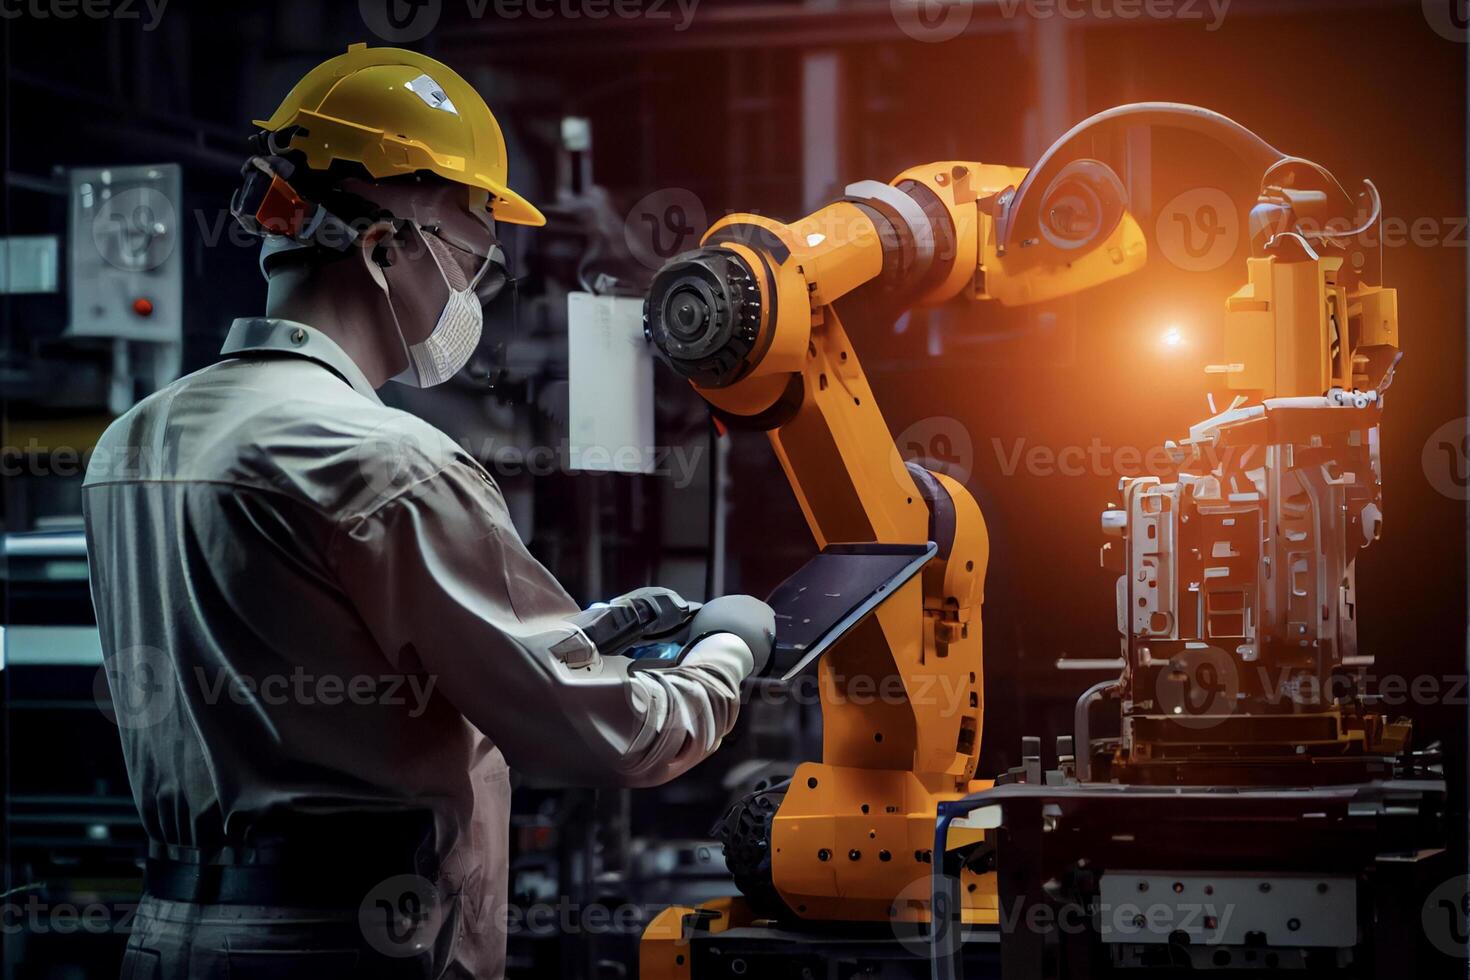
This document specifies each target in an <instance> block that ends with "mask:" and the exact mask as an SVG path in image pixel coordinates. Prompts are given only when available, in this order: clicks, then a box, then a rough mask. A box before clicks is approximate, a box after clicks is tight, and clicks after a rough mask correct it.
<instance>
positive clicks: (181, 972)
mask: <svg viewBox="0 0 1470 980" xmlns="http://www.w3.org/2000/svg"><path fill="white" fill-rule="evenodd" d="M371 914H372V913H371V911H368V912H364V913H363V915H367V916H370V915H371ZM377 927H378V924H377V923H375V922H365V921H362V920H361V919H360V917H359V910H358V909H355V908H354V909H340V910H338V909H302V908H281V907H277V906H267V905H203V904H197V903H194V902H175V901H168V900H165V899H160V898H154V897H152V896H148V895H145V896H144V897H143V899H142V901H141V902H140V903H139V905H138V912H137V916H136V917H135V919H134V921H133V930H132V935H131V938H130V939H129V940H128V947H127V952H126V954H124V956H123V966H122V980H212V978H216V977H217V978H221V980H226V978H227V980H256V978H261V980H264V978H267V977H269V978H276V980H339V978H343V980H345V978H349V977H350V978H369V980H425V978H428V977H430V976H431V975H432V969H433V964H432V960H433V950H432V946H430V948H422V947H419V948H415V947H418V946H419V944H417V943H408V944H402V945H392V944H387V943H385V942H383V941H381V939H377V938H376V936H377V932H378V928H377Z"/></svg>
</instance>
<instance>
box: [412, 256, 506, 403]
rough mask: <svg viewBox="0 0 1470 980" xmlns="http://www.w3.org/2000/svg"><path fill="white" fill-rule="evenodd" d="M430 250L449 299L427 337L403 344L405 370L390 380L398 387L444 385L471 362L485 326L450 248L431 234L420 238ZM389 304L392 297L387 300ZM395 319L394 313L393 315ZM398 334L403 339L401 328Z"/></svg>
mask: <svg viewBox="0 0 1470 980" xmlns="http://www.w3.org/2000/svg"><path fill="white" fill-rule="evenodd" d="M420 237H421V238H422V239H423V241H424V243H425V244H426V245H427V246H428V248H429V255H430V256H432V257H433V259H434V264H435V265H436V266H437V267H438V269H439V275H441V276H443V277H444V285H445V286H446V287H448V289H449V298H448V299H447V300H445V301H444V309H443V310H442V311H441V312H440V313H439V322H438V323H436V324H434V329H433V330H432V331H430V332H429V335H428V336H427V337H425V338H424V339H423V340H421V341H419V342H418V343H416V344H409V343H407V342H405V344H404V346H405V348H406V349H407V351H408V367H407V368H405V369H404V371H403V373H401V374H399V375H397V376H396V377H394V378H393V380H394V381H397V382H398V383H399V384H406V385H413V386H414V387H417V388H432V387H433V386H434V385H437V384H443V383H444V382H446V381H448V380H449V379H450V378H452V377H454V376H455V375H456V374H458V373H459V370H460V368H462V367H464V366H465V365H466V364H468V363H469V362H470V357H471V356H472V355H473V354H474V353H475V347H476V346H478V345H479V343H480V330H481V328H482V327H483V326H484V320H485V314H484V311H483V310H482V309H481V308H480V299H479V297H478V296H476V295H475V290H474V287H473V284H472V283H470V281H469V280H468V279H467V278H466V277H465V274H464V269H462V268H461V267H460V265H459V263H458V262H456V261H455V260H454V256H452V255H450V254H449V249H448V248H447V247H446V246H445V245H444V243H443V242H441V241H439V239H438V238H436V237H435V236H434V235H433V233H430V232H425V233H423V234H422V235H421V236H420ZM389 305H390V306H391V305H392V297H391V296H390V297H389ZM394 318H395V319H396V318H397V314H396V313H395V314H394ZM399 335H400V336H402V330H401V329H400V331H399Z"/></svg>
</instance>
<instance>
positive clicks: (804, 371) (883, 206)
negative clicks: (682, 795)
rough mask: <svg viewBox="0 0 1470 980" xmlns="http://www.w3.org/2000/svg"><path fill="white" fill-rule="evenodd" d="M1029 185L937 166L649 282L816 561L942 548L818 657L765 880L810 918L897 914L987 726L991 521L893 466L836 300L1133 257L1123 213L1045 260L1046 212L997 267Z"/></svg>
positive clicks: (1135, 236)
mask: <svg viewBox="0 0 1470 980" xmlns="http://www.w3.org/2000/svg"><path fill="white" fill-rule="evenodd" d="M1087 163H1091V161H1087ZM1097 166H1098V167H1101V165H1100V164H1098V165H1097ZM1104 169H1105V168H1104ZM1025 173H1026V171H1025V170H1023V169H1018V168H1012V167H998V166H984V165H980V164H973V163H955V162H946V163H936V164H930V165H927V166H923V167H916V168H914V169H912V170H909V171H906V172H905V173H903V174H901V175H900V176H899V177H898V178H897V179H896V180H894V181H893V183H892V184H882V183H878V182H876V181H867V182H862V183H858V184H854V185H852V186H850V187H849V188H848V189H847V195H846V196H845V197H844V198H843V199H842V200H840V201H837V202H835V203H833V204H830V205H828V206H827V207H824V208H822V209H821V210H819V211H817V212H815V213H814V214H811V215H808V216H807V217H805V218H803V219H801V220H799V221H797V222H795V223H792V224H789V225H788V224H782V223H780V222H777V221H773V220H771V219H769V218H764V217H761V216H758V215H750V214H732V215H729V216H727V217H725V218H724V219H722V220H721V221H719V222H717V223H716V224H715V225H714V227H713V228H711V229H710V231H709V232H708V233H707V234H706V236H705V238H704V242H703V245H704V247H702V248H700V249H698V250H696V251H693V252H690V253H687V254H685V255H682V256H680V257H678V258H676V259H675V260H673V261H672V262H670V263H669V264H668V265H666V266H665V267H664V268H663V270H661V271H660V272H659V274H658V275H657V277H656V278H655V279H654V282H653V286H652V289H651V291H650V295H649V298H648V303H647V306H646V320H647V329H648V334H649V337H650V339H651V340H652V341H653V343H654V344H655V346H656V347H657V348H658V350H659V352H660V355H661V356H662V357H663V359H664V360H665V361H666V362H667V363H668V364H670V365H671V366H672V367H673V368H674V369H675V370H676V371H678V372H679V373H680V374H682V375H683V376H685V377H687V378H689V379H690V380H691V382H693V384H694V386H695V388H696V390H698V391H699V393H700V395H701V396H703V397H704V398H705V399H706V400H707V401H708V402H709V403H710V404H711V405H712V406H713V407H714V409H715V411H716V413H717V415H718V416H719V418H720V419H721V420H722V421H724V422H725V423H726V424H728V425H730V426H732V427H739V428H747V429H758V430H763V431H765V432H766V433H767V434H768V436H769V438H770V441H771V445H772V447H773V448H774V449H775V452H776V455H777V457H778V459H779V460H780V463H781V466H782V468H783V470H784V471H785V473H786V476H787V479H788V480H789V481H790V484H791V487H792V489H793V490H794V491H795V494H796V498H797V501H798V503H799V504H800V506H801V509H802V513H803V514H804V515H805V517H806V520H807V524H808V526H809V527H810V528H811V531H812V535H813V537H814V538H815V539H816V542H817V545H818V547H819V548H825V547H826V546H827V545H829V544H833V543H847V542H878V543H890V544H919V543H924V542H928V541H931V540H932V541H934V542H935V543H936V544H937V545H938V548H939V553H938V557H937V558H936V559H935V560H934V561H933V562H931V563H930V565H929V566H928V567H927V568H926V570H925V572H924V574H923V576H922V577H921V578H918V579H914V580H912V581H910V582H909V583H908V584H907V585H905V586H903V587H901V588H900V589H899V590H898V591H896V592H895V593H894V594H893V595H892V596H891V597H889V598H888V599H886V600H885V601H884V602H883V604H882V605H881V606H879V607H878V609H877V610H876V612H875V613H874V614H873V615H872V616H871V617H869V619H868V620H867V621H865V622H864V623H862V624H861V625H860V626H858V627H857V628H856V629H855V630H854V631H853V632H852V633H851V634H850V635H849V636H847V637H846V638H844V639H843V640H842V641H841V642H840V643H839V644H838V645H837V647H835V648H834V649H833V651H832V652H831V653H830V654H829V655H828V656H827V657H825V658H824V659H823V660H822V661H821V662H820V664H819V667H818V681H819V690H820V693H821V698H822V718H823V757H822V762H821V763H806V764H804V765H802V766H801V768H800V769H799V770H798V772H797V774H796V778H795V779H793V781H792V784H791V788H790V789H789V790H788V791H787V793H786V796H785V799H784V801H783V802H782V804H781V806H780V809H779V811H778V813H777V814H776V816H775V819H774V822H773V828H772V841H771V842H772V845H773V861H772V865H773V877H774V885H775V889H776V891H777V892H778V893H779V894H780V897H781V899H782V901H783V902H784V903H785V905H786V907H787V909H788V910H792V911H794V912H795V913H796V914H797V915H800V916H803V917H809V918H844V919H882V918H886V917H887V916H888V914H889V907H890V905H891V904H892V902H893V897H894V896H895V895H896V894H898V893H899V891H900V890H901V889H902V888H903V886H904V885H906V884H907V883H909V882H910V881H912V880H913V879H914V877H915V875H916V874H917V873H918V872H919V871H920V869H919V868H917V867H916V865H917V864H923V863H924V862H925V861H927V860H928V859H929V858H928V851H929V847H930V845H929V844H928V843H927V842H928V841H929V839H930V838H931V837H932V833H933V821H934V812H935V803H936V801H937V800H939V799H944V798H953V797H955V796H958V795H962V794H963V793H965V792H967V791H969V790H970V789H971V780H972V779H973V778H974V775H975V767H976V763H977V760H978V757H979V751H980V732H981V719H982V714H983V701H982V699H983V677H982V656H981V637H980V605H981V601H982V595H983V587H984V579H985V569H986V562H987V559H988V554H989V545H988V538H987V534H986V530H985V523H984V520H983V518H982V517H981V514H980V510H979V507H978V506H977V505H976V503H975V501H974V499H973V497H971V495H970V493H969V492H968V491H967V490H966V489H965V488H964V487H963V486H962V485H960V484H959V483H957V482H955V481H954V480H952V479H950V478H949V477H947V476H945V475H943V474H939V473H932V472H929V471H927V470H924V469H922V468H920V467H918V466H916V465H905V463H904V461H903V460H902V458H901V457H900V455H899V451H898V449H897V447H896V446H895V445H894V441H893V438H892V436H891V435H890V433H889V429H888V426H887V424H886V422H885V421H884V419H883V415H882V412H881V411H880V410H879V408H878V404H877V401H876V399H875V398H874V397H873V392H872V389H871V388H870V387H869V385H868V380H867V378H866V376H865V375H864V374H863V370H862V367H861V365H860V363H859V360H858V355H857V352H856V351H855V349H854V347H853V344H852V342H851V340H850V338H849V337H848V335H847V332H846V330H845V329H844V328H843V324H842V322H841V320H840V318H839V317H838V315H837V312H836V309H835V307H834V306H833V304H834V303H835V302H836V301H837V300H839V299H841V298H843V297H845V296H849V295H850V294H852V300H853V301H854V302H856V301H860V300H861V298H862V297H865V296H871V297H872V298H873V299H874V301H881V302H883V303H885V304H888V305H893V306H895V307H898V306H913V305H916V304H928V303H937V302H942V301H945V300H948V299H950V298H953V297H956V296H960V295H967V296H970V297H973V298H980V299H986V298H995V299H998V300H999V301H1001V302H1003V303H1018V302H1033V301H1037V300H1041V299H1046V298H1050V297H1052V296H1057V295H1061V294H1064V293H1068V292H1073V291H1076V290H1078V289H1081V288H1084V287H1085V286H1087V285H1091V284H1093V283H1095V282H1099V281H1102V280H1104V279H1108V278H1113V277H1115V276H1117V275H1121V274H1123V273H1125V272H1129V271H1132V270H1133V269H1135V268H1138V267H1139V266H1141V265H1142V264H1143V261H1144V245H1143V236H1142V233H1141V232H1140V230H1139V229H1138V227H1137V225H1136V223H1134V222H1133V220H1132V218H1131V217H1129V216H1127V215H1126V214H1124V213H1123V212H1122V209H1121V205H1119V207H1118V209H1117V213H1116V214H1113V215H1112V216H1111V218H1110V219H1108V216H1106V215H1099V216H1096V217H1098V218H1099V219H1100V220H1109V224H1108V226H1107V227H1106V228H1102V229H1101V231H1102V234H1101V235H1099V234H1098V233H1097V232H1098V227H1097V224H1098V222H1097V221H1094V222H1093V225H1094V228H1093V231H1091V232H1089V235H1090V236H1091V237H1090V238H1089V239H1088V240H1087V241H1086V242H1085V245H1086V246H1087V247H1085V248H1078V249H1077V250H1076V251H1075V252H1073V253H1070V254H1069V253H1068V252H1067V251H1066V249H1065V248H1059V247H1057V242H1063V243H1064V244H1065V239H1066V235H1067V234H1068V233H1069V228H1070V227H1071V225H1072V223H1073V218H1074V217H1075V216H1073V215H1068V214H1062V211H1063V210H1065V208H1064V207H1063V205H1062V204H1058V205H1057V207H1056V208H1055V209H1054V210H1055V211H1056V214H1055V215H1054V221H1053V225H1054V227H1053V231H1054V232H1056V235H1055V237H1056V239H1057V241H1051V240H1049V241H1048V242H1047V243H1046V244H1045V245H1043V246H1042V247H1038V248H1035V249H1031V250H1028V249H1025V248H1019V249H1012V250H1011V251H1010V254H1009V255H1007V254H1004V250H1003V249H1002V248H1001V247H1000V245H999V244H998V241H997V234H996V232H997V224H996V221H995V218H994V216H993V215H994V214H995V213H996V210H997V207H998V206H1003V204H1004V201H1005V195H1006V194H1008V193H1010V192H1011V191H1012V190H1013V189H1014V187H1015V186H1016V185H1017V184H1018V183H1019V182H1020V181H1021V180H1022V178H1023V177H1024V176H1025ZM1108 175H1109V176H1111V171H1108ZM1095 177H1096V174H1094V173H1089V172H1086V169H1085V168H1083V169H1082V170H1080V171H1079V169H1078V168H1076V167H1072V168H1070V169H1069V170H1067V171H1066V172H1065V173H1064V174H1063V175H1062V176H1060V177H1059V178H1058V180H1059V181H1061V183H1060V184H1056V185H1054V189H1057V190H1059V191H1060V192H1062V193H1063V196H1065V192H1067V191H1068V188H1069V187H1071V188H1072V190H1074V191H1075V192H1076V193H1078V194H1081V195H1083V196H1084V197H1085V196H1086V194H1087V193H1089V192H1094V193H1095V194H1096V196H1097V197H1098V199H1099V200H1100V199H1102V198H1103V197H1106V196H1107V194H1106V189H1102V192H1101V193H1097V190H1098V189H1097V188H1092V187H1090V185H1089V181H1090V180H1093V179H1094V178H1095ZM1112 179H1113V180H1114V181H1116V177H1114V178H1112ZM1068 182H1071V183H1070V184H1069V183H1068ZM1072 185H1076V186H1075V187H1073V186H1072ZM1118 191H1119V192H1121V187H1120V188H1118ZM1053 196H1056V195H1055V194H1054V195H1053ZM1115 198H1116V200H1118V201H1121V193H1119V194H1117V195H1115ZM1077 207H1078V208H1085V207H1086V203H1085V202H1082V203H1079V204H1077ZM1079 241H1080V239H1079ZM737 875H738V872H737Z"/></svg>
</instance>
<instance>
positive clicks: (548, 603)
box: [331, 461, 752, 786]
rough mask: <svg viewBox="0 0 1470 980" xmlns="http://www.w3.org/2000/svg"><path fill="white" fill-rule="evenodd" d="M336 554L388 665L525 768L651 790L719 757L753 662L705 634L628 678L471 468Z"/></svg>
mask: <svg viewBox="0 0 1470 980" xmlns="http://www.w3.org/2000/svg"><path fill="white" fill-rule="evenodd" d="M331 550H332V563H333V567H334V570H335V572H336V574H337V578H338V581H339V583H340V584H341V586H342V588H343V589H344V591H345V593H346V595H347V598H348V599H349V601H351V602H352V603H353V604H354V605H355V606H356V608H357V610H358V612H359V614H360V615H361V617H362V619H363V620H364V622H365V623H366V625H367V627H368V629H369V631H370V632H371V633H372V634H373V636H374V638H375V639H376V640H377V642H378V645H379V647H380V648H381V649H382V651H383V653H384V655H385V656H386V657H387V658H388V659H389V661H390V662H391V663H392V664H393V665H394V667H395V669H398V670H403V671H411V670H422V671H423V672H424V673H426V674H428V675H429V676H430V677H432V678H433V679H434V683H435V691H436V692H437V693H439V694H441V695H442V696H444V697H445V698H447V699H448V700H449V701H450V703H452V704H453V705H454V706H455V708H457V709H458V710H459V711H460V712H461V713H462V714H463V715H464V716H465V717H466V718H467V719H468V720H469V721H470V722H471V723H472V724H473V725H474V726H475V727H476V728H478V729H479V730H480V731H482V732H483V733H484V734H485V735H486V736H487V737H488V738H489V739H490V740H491V741H493V742H494V743H495V744H496V745H497V746H498V747H499V748H500V749H501V751H502V752H504V754H505V756H506V759H507V760H508V761H509V763H510V765H511V766H512V767H513V768H515V769H517V770H520V771H521V772H523V773H525V774H527V775H531V776H535V777H539V778H544V779H552V780H558V781H564V782H571V783H579V784H588V785H607V784H612V785H627V786H652V785H657V784H659V783H662V782H665V781H667V780H669V779H672V778H673V777H675V776H677V775H679V774H680V773H682V772H684V771H686V770H687V769H689V768H690V767H691V766H693V765H695V764H696V763H698V762H699V761H700V760H702V759H704V758H705V757H707V756H708V755H709V754H710V753H712V752H714V751H715V749H716V748H718V747H719V744H720V740H721V739H722V738H723V737H724V736H725V735H726V734H728V733H729V731H730V729H731V727H733V725H734V723H735V718H736V715H737V713H738V711H739V705H740V681H741V680H742V679H743V678H744V677H745V676H746V674H748V673H749V671H750V668H751V661H752V658H751V653H750V650H749V649H748V648H747V647H746V645H745V644H744V643H743V642H742V641H741V640H740V639H738V638H737V637H734V636H732V635H730V634H718V635H716V636H712V637H708V638H706V639H705V640H703V641H701V642H700V644H699V645H698V646H697V647H696V648H695V650H693V651H691V652H690V654H689V656H687V657H686V658H685V661H684V663H682V664H681V665H680V666H678V667H674V668H670V669H667V670H661V671H638V672H634V673H629V671H628V665H629V661H628V660H627V659H626V658H623V657H602V656H600V655H599V654H598V653H597V651H596V650H595V648H593V647H592V645H591V643H590V641H588V640H587V638H586V637H585V636H584V635H582V634H581V633H580V632H579V631H578V630H577V628H576V627H575V626H573V625H571V624H570V623H568V622H567V618H568V617H570V616H572V615H574V614H575V613H576V612H577V611H578V609H577V606H576V604H575V603H574V602H573V601H572V599H571V597H570V596H568V595H567V593H566V591H565V590H564V589H562V588H561V586H560V585H559V584H558V583H557V582H556V580H555V579H554V578H553V577H552V576H551V574H550V573H549V572H548V571H547V570H546V569H545V568H544V567H542V565H541V564H540V563H539V562H537V561H536V559H535V558H533V557H532V556H531V554H530V552H528V551H527V550H526V548H525V546H524V545H523V544H522V543H521V540H520V538H519V536H518V535H517V534H516V531H515V528H514V526H513V525H512V524H511V522H510V518H509V514H508V512H507V510H506V507H505V503H504V500H503V499H502V497H501V495H500V491H499V489H498V488H497V487H496V486H495V484H494V482H493V481H492V480H491V479H490V477H489V476H488V475H487V474H486V473H485V472H484V471H483V470H481V469H480V468H479V467H478V466H476V465H474V464H473V463H471V462H468V461H456V462H454V463H451V464H449V465H447V466H445V467H443V468H442V469H439V470H438V471H436V472H435V473H434V474H433V475H432V476H430V477H428V478H426V479H423V480H421V481H419V482H417V483H415V484H414V485H412V486H410V487H407V488H405V489H403V490H402V491H400V492H398V493H397V494H395V495H393V496H391V497H389V498H387V499H384V500H382V501H381V502H379V503H377V504H375V505H374V506H372V507H371V508H369V509H366V510H364V511H362V512H360V513H357V514H353V515H351V516H348V517H346V518H344V519H343V520H342V521H341V522H340V523H339V525H338V530H337V533H336V536H335V538H334V540H333V545H332V549H331ZM569 653H570V655H569Z"/></svg>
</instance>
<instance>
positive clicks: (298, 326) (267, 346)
mask: <svg viewBox="0 0 1470 980" xmlns="http://www.w3.org/2000/svg"><path fill="white" fill-rule="evenodd" d="M252 352H269V353H272V354H289V355H292V356H295V357H304V358H306V359H307V360H309V361H316V362H317V363H318V364H320V365H322V366H323V367H325V368H327V369H328V370H330V371H332V372H334V373H336V374H337V375H339V376H340V377H341V378H342V380H343V381H346V382H347V383H348V384H349V385H351V386H352V390H353V391H355V392H357V393H358V394H359V395H362V396H363V397H364V398H368V399H371V400H372V401H374V402H377V403H378V404H379V405H381V404H383V402H382V399H380V398H379V397H378V393H377V392H376V391H374V390H373V386H372V385H371V384H369V383H368V379H367V377H366V376H365V375H364V374H363V373H362V369H361V368H359V367H358V366H357V364H356V363H355V362H354V361H353V360H352V358H350V357H348V356H347V352H346V351H344V350H343V349H342V348H341V347H338V346H337V343H336V341H334V340H332V338H331V337H328V336H327V335H326V334H324V333H322V332H321V331H320V330H317V329H315V328H313V327H308V326H307V325H306V324H304V323H297V322H296V321H294V320H278V319H276V318H275V317H268V316H252V317H241V318H240V319H238V320H236V321H235V322H234V323H232V324H230V332H229V334H228V335H226V337H225V345H224V346H223V347H221V348H220V353H221V354H223V355H225V356H227V357H239V356H240V355H242V354H249V353H252Z"/></svg>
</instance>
